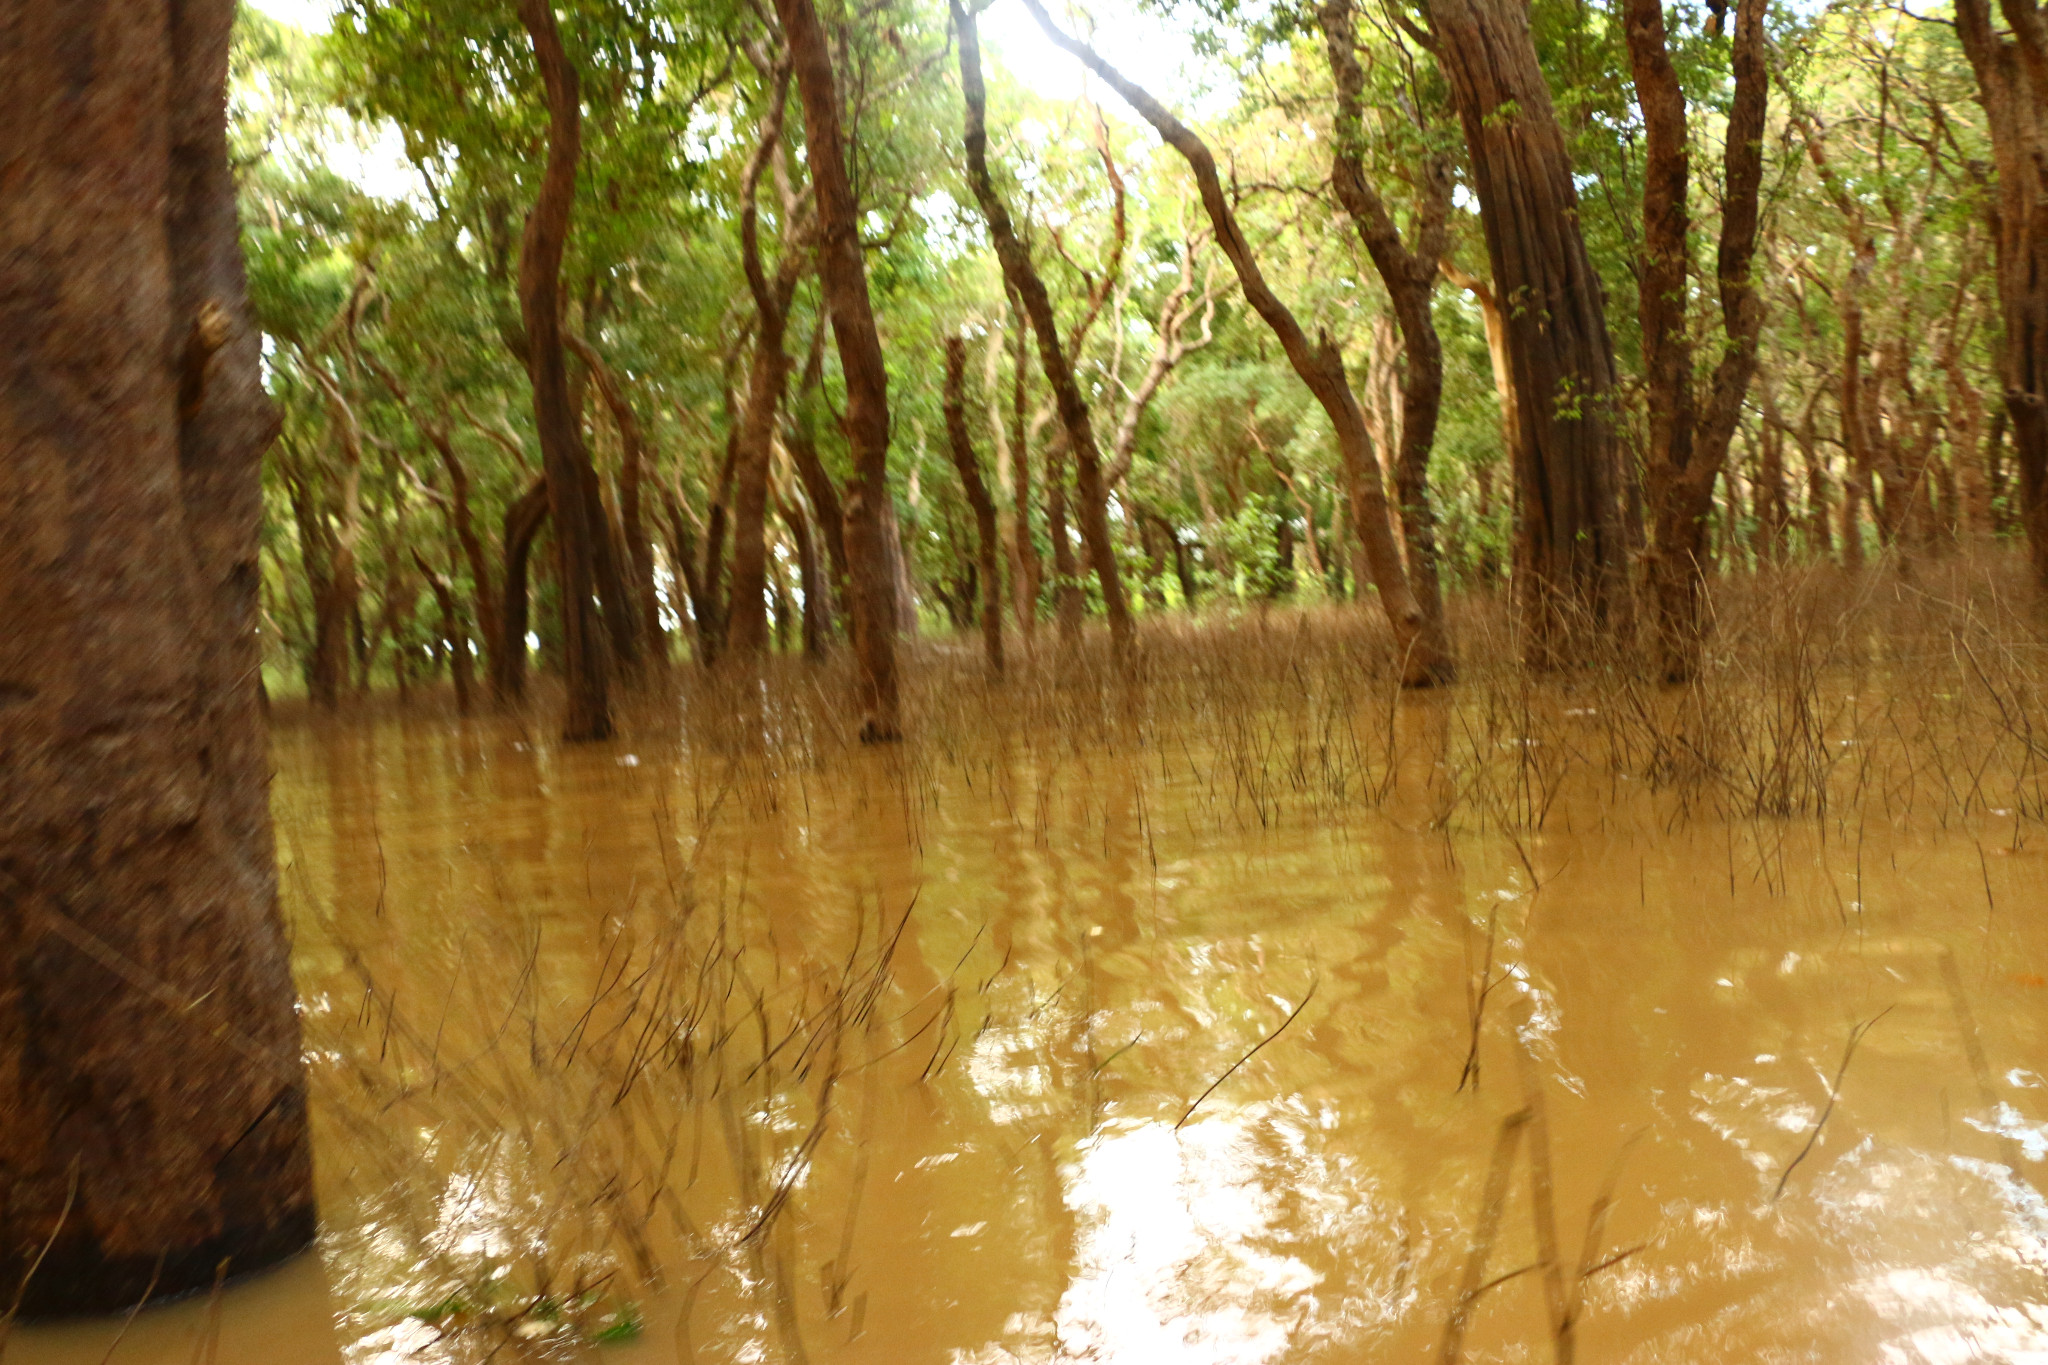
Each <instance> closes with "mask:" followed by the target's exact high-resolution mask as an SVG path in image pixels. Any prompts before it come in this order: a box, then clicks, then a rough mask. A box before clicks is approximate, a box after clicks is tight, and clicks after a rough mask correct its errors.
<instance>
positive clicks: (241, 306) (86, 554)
mask: <svg viewBox="0 0 2048 1365" xmlns="http://www.w3.org/2000/svg"><path fill="white" fill-rule="evenodd" d="M233 18H234V5H233V4H232V3H231V0H184V3H180V4H170V3H166V2H165V0H156V2H155V3H145V0H133V3H128V4H120V5H109V4H104V3H87V2H85V0H33V2H32V3H31V2H30V0H8V3H6V4H4V5H0V31H4V32H5V33H6V35H7V37H6V39H5V40H4V41H0V88H4V89H5V90H6V91H7V92H8V101H9V109H10V114H11V117H10V119H9V121H8V124H7V127H6V130H5V131H4V132H0V165H5V166H6V167H7V189H6V192H5V194H4V195H0V299H4V300H5V301H6V302H5V303H4V304H0V312H4V316H5V318H6V337H7V340H6V344H5V348H4V352H0V355H4V359H0V367H4V379H0V450H4V451H5V452H6V458H5V460H4V461H0V602H4V606H0V772H4V773H5V774H6V777H5V778H4V779H0V1172H4V1175H0V1189H4V1191H5V1194H4V1197H0V1286H4V1287H5V1288H4V1291H0V1292H4V1294H5V1295H6V1296H7V1297H8V1298H9V1299H10V1300H11V1299H12V1297H13V1295H14V1293H15V1289H16V1286H17V1285H21V1284H22V1282H23V1277H24V1275H25V1274H26V1273H27V1271H28V1270H29V1269H30V1267H31V1265H34V1267H35V1269H34V1274H33V1276H32V1277H30V1278H28V1280H27V1284H26V1288H25V1292H24V1294H23V1297H22V1301H21V1306H22V1309H23V1310H24V1312H25V1313H26V1314H28V1315H31V1316H50V1315H61V1314H78V1313H105V1312H110V1311H113V1310H116V1309H120V1308H124V1307H130V1306H133V1305H134V1304H135V1303H136V1302H138V1301H139V1300H140V1299H141V1298H142V1297H143V1294H144V1292H145V1291H146V1290H147V1289H149V1287H150V1286H151V1284H152V1283H153V1284H154V1286H155V1289H154V1293H155V1295H156V1296H157V1297H160V1298H168V1297H171V1296H174V1295H177V1294H181V1293H186V1292H190V1291H192V1290H197V1289H202V1288H204V1287H205V1286H207V1285H209V1284H211V1283H213V1282H214V1280H215V1277H216V1275H217V1274H218V1273H219V1271H220V1269H221V1267H223V1266H225V1268H226V1270H227V1271H228V1272H229V1273H231V1274H234V1273H246V1272H248V1271H251V1270H256V1269H259V1268H261V1267H263V1266H266V1265H269V1264H271V1263H273V1262H276V1261H278V1260H281V1259H283V1258H284V1257H287V1256H290V1255H292V1254H293V1253H295V1252H297V1251H299V1250H300V1249H302V1248H303V1247H305V1246H306V1245H307V1244H308V1243H309V1242H310V1241H311V1240H312V1237H313V1231H314V1217H313V1189H312V1165H311V1160H310V1157H309V1153H308V1149H307V1142H306V1082H305V1074H304V1070H303V1067H302V1065H301V1063H300V1060H299V1026H298V1017H297V1014H296V1012H295V1008H294V1002H293V995H292V980H291V973H290V970H289V964H288V962H287V958H286V945H285V938H284V932H283V928H282V925H281V923H280V920H279V916H278V910H277V875H276V866H275V861H274V854H273V848H272V837H271V829H270V814H269V756H268V753H267V750H266V744H265V738H264V730H263V722H262V713H261V702H260V695H259V686H258V670H259V667H260V664H261V655H260V649H259V645H258V639H257V633H256V632H257V584H258V572H257V532H258V525H259V523H260V520H261V516H262V502H261V492H260V480H259V474H258V470H259V464H260V461H261V458H262V452H263V449H264V447H265V445H266V444H268V442H269V440H270V439H271V437H272V435H273V434H274V432H275V429H276V425H275V423H276V419H275V417H274V415H273V411H272V409H271V408H270V406H269V404H268V402H267V401H266V400H265V398H264V396H263V392H262V388H261V386H260V382H259V378H258V360H257V335H256V332H255V330H254V328H253V327H252V326H251V323H250V320H249V317H248V309H247V305H246V302H245V298H244V288H243V274H242V260H241V252H240V248H239V245H238V242H237V236H236V227H235V187H234V182H233V179H232V177H231V176H230V174H229V170H228V158H227V140H226V82H227V64H228V35H229V29H230V25H231V24H232V21H233Z"/></svg>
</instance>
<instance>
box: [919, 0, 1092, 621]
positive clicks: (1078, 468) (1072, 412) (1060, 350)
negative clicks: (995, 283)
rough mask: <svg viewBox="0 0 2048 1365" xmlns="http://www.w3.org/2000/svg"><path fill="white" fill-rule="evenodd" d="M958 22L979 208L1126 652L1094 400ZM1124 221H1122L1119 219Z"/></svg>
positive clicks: (956, 18) (976, 45)
mask: <svg viewBox="0 0 2048 1365" xmlns="http://www.w3.org/2000/svg"><path fill="white" fill-rule="evenodd" d="M953 24H954V27H955V28H956V29H957V30H958V31H959V35H960V85H961V89H962V90H963V92H964V93H965V95H966V102H967V132H966V139H965V140H966V145H967V172H968V180H969V181H970V182H971V183H972V185H973V187H974V197H975V199H976V200H977V201H979V203H980V205H981V216H982V217H983V218H984V219H985V220H986V221H987V223H988V232H989V238H990V240H991V241H992V242H993V243H994V244H995V251H996V259H997V260H998V261H1000V262H1001V264H1002V268H1003V279H1004V281H1005V282H1006V283H1007V284H1008V285H1009V287H1010V290H1011V292H1012V293H1014V294H1015V295H1016V296H1017V298H1018V299H1019V300H1021V301H1022V303H1023V305H1024V316H1025V317H1026V318H1028V319H1029V320H1030V323H1031V330H1032V333H1033V334H1034V335H1035V336H1036V337H1037V338H1038V365H1039V369H1040V370H1042V371H1043V372H1044V374H1045V378H1046V382H1047V383H1048V384H1050V385H1051V386H1052V392H1053V401H1054V403H1055V405H1056V406H1057V407H1058V409H1059V414H1060V424H1061V426H1062V427H1063V428H1064V429H1065V431H1066V436H1067V449H1068V450H1069V451H1070V452H1071V453H1072V455H1073V457H1074V475H1075V479H1074V484H1075V491H1076V492H1077V493H1078V494H1079V495H1080V500H1081V509H1080V511H1081V542H1082V547H1083V549H1084V550H1085V551H1086V552H1087V555H1088V562H1089V567H1090V568H1092V569H1093V570H1094V571H1095V580H1096V582H1097V584H1099V585H1100V587H1101V589H1102V609H1103V614H1104V615H1106V616H1107V617H1108V618H1109V637H1110V640H1111V643H1112V644H1113V646H1114V647H1115V649H1116V650H1117V652H1118V653H1119V654H1128V653H1129V651H1130V649H1131V645H1132V640H1133V635H1132V626H1131V609H1130V604H1129V603H1128V602H1127V601H1126V600H1125V598H1124V585H1123V576H1122V574H1121V573H1120V572H1119V571H1118V569H1117V562H1116V545H1115V542H1114V541H1112V540H1111V539H1110V534H1109V503H1108V496H1109V495H1108V490H1107V488H1106V487H1105V486H1104V484H1103V479H1102V456H1101V452H1100V451H1099V450H1098V449H1097V448H1096V444H1095V426H1094V422H1093V419H1092V418H1091V417H1090V415H1089V412H1088V400H1087V399H1086V398H1085V397H1083V396H1082V393H1081V386H1080V385H1079V384H1078V383H1076V382H1075V380H1074V368H1073V365H1072V364H1071V363H1070V361H1069V358H1068V355H1067V348H1066V347H1065V346H1063V345H1062V343H1061V340H1060V332H1059V324H1058V322H1057V321H1056V320H1055V319H1054V317H1053V312H1052V300H1051V299H1050V298H1049V297H1048V296H1047V295H1046V292H1045V282H1044V281H1043V280H1041V279H1040V278H1039V276H1038V269H1037V267H1036V266H1034V265H1032V263H1031V253H1030V252H1028V251H1027V250H1025V248H1024V243H1023V242H1022V241H1020V240H1019V239H1018V237H1017V233H1016V229H1015V228H1014V227H1012V226H1011V223H1010V212H1009V209H1008V207H1007V206H1006V205H1004V203H1003V201H1002V197H1001V196H1000V195H998V194H997V193H996V188H995V182H994V181H993V180H992V179H991V178H990V177H989V170H988V130H987V128H986V126H985V125H986V118H985V114H986V99H985V98H984V96H983V94H982V84H981V44H980V41H979V38H978V35H977V32H976V28H975V22H974V18H973V16H972V15H971V14H969V13H968V12H967V11H966V10H964V9H962V8H961V7H960V5H959V4H958V3H957V0H955V3H954V5H953ZM1118 221H1119V227H1121V221H1122V220H1121V219H1119V220H1118Z"/></svg>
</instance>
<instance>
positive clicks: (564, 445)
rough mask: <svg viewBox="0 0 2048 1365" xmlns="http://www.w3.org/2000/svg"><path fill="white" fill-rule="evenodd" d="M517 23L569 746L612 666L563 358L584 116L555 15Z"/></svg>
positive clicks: (606, 692) (531, 281) (534, 366)
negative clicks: (530, 101) (536, 141)
mask: <svg viewBox="0 0 2048 1365" xmlns="http://www.w3.org/2000/svg"><path fill="white" fill-rule="evenodd" d="M519 17H520V20H521V21H522V22H523V23H524V24H525V25H526V30H527V33H528V34H529V35H530V36H531V38H532V40H533V55H534V60H535V61H536V62H538V63H539V65H540V73H541V80H542V82H543V83H544V84H545V85H546V87H547V106H548V157H547V167H546V169H545V171H544V172H543V173H542V176H541V185H540V195H539V198H538V199H537V200H536V201H535V202H534V206H533V212H532V213H531V214H530V215H529V216H528V217H527V220H526V233H525V236H524V238H523V239H522V240H521V242H520V246H519V312H520V316H521V318H522V319H523V321H524V322H525V324H526V363H527V373H528V375H529V376H530V377H531V378H532V381H533V421H534V427H535V429H536V430H538V431H539V433H540V449H541V461H542V464H543V465H544V467H545V468H546V470H547V487H548V500H549V508H548V510H549V513H550V515H551V516H552V517H553V518H554V523H555V551H556V554H557V556H558V558H559V560H560V568H561V574H562V650H563V654H564V656H565V659H564V662H565V664H566V667H565V669H564V672H565V674H566V676H567V680H568V684H569V711H568V715H567V716H566V717H565V718H564V721H563V725H562V733H563V737H564V738H566V739H569V740H590V739H603V738H605V737H606V736H607V735H609V734H611V732H612V715H611V696H610V693H611V661H610V659H609V658H608V657H607V653H606V648H605V638H604V631H603V626H602V623H601V622H600V621H599V620H598V616H597V611H596V608H595V606H594V604H593V601H592V599H593V596H594V595H595V593H596V592H597V590H598V565H597V556H598V545H597V541H598V537H600V536H603V535H605V534H606V530H605V526H604V523H603V521H602V520H601V519H600V518H599V517H597V516H594V515H592V514H593V512H594V511H595V510H596V508H595V506H594V504H595V502H596V499H595V498H593V497H591V496H590V495H589V488H588V486H587V485H589V484H592V483H594V482H595V479H594V476H593V475H592V472H591V469H590V455H589V452H587V451H586V450H584V448H583V426H582V414H581V413H580V412H579V411H578V410H577V408H576V406H575V405H574V404H573V403H572V402H571V400H570V396H569V376H568V370H567V368H566V366H565V365H564V364H563V359H562V304H561V279H562V248H563V244H564V241H565V239H566V238H567V237H568V233H569V210H570V208H571V207H572V206H573V204H574V201H575V197H576V162H577V159H578V156H579V155H580V152H581V147H582V138H583V129H582V114H581V112H580V109H579V106H578V104H577V93H576V85H577V82H576V72H575V69H574V68H573V67H571V66H570V65H569V58H568V56H567V54H565V53H564V52H563V51H562V39H561V35H560V34H559V33H558V32H557V31H556V29H555V12H554V10H553V9H552V8H551V7H550V6H549V5H548V3H547V0H519ZM605 605H606V607H607V608H608V609H612V610H617V609H619V608H621V607H623V606H624V603H622V602H620V601H618V600H617V599H616V597H615V598H614V600H612V601H609V602H607V603H606V604H605Z"/></svg>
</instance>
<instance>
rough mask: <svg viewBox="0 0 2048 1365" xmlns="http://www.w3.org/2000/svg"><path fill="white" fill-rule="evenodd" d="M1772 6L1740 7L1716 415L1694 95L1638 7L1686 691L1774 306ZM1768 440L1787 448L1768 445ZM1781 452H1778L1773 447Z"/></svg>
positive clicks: (1656, 320) (1647, 262) (1666, 611)
mask: <svg viewBox="0 0 2048 1365" xmlns="http://www.w3.org/2000/svg"><path fill="white" fill-rule="evenodd" d="M1764 8H1765V0H1740V3H1739V4H1738V6H1737V8H1736V15H1735V40H1734V50H1733V61H1734V68H1735V96H1734V99H1733V101H1732V103H1731V105H1730V108H1729V113H1728V128H1727V138H1726V145H1725V147H1724V150H1723V166H1724V183H1723V186H1722V193H1721V195H1720V200H1721V242H1720V251H1719V254H1718V257H1717V271H1716V277H1717V278H1718V280H1719V281H1720V287H1721V331H1722V338H1723V340H1722V350H1721V359H1720V362H1719V363H1718V365H1717V366H1716V367H1715V371H1714V382H1713V388H1712V391H1711V392H1710V393H1709V394H1708V395H1707V401H1706V404H1705V406H1704V407H1703V408H1699V407H1696V405H1695V403H1694V398H1693V355H1692V343H1691V340H1690V339H1689V336H1688V334H1687V330H1686V295H1687V284H1686V275H1687V271H1688V269H1689V268H1690V265H1691V260H1692V250H1691V243H1690V240H1689V239H1690V237H1691V231H1692V220H1691V216H1690V214H1689V213H1688V211H1687V208H1686V195H1687V191H1688V189H1689V187H1690V184H1691V160H1690V155H1689V151H1688V147H1687V131H1686V107H1685V93H1684V91H1683V90H1682V89H1681V88H1680V86H1679V83H1678V73H1677V71H1676V69H1675V68H1674V67H1673V66H1672V64H1671V55H1670V52H1669V50H1668V48H1667V46H1666V43H1665V34H1664V7H1663V4H1662V0H1627V6H1626V28H1627V33H1628V49H1629V60H1630V63H1631V65H1632V66H1633V67H1634V71H1635V85H1636V99H1637V102H1638V103H1639V104H1640V105H1641V107H1642V112H1643V129H1644V146H1645V165H1644V171H1643V264H1642V291H1641V302H1640V312H1641V316H1642V325H1643V368H1644V371H1645V375H1644V378H1645V380H1646V381H1647V384H1646V387H1647V388H1648V390H1649V424H1650V451H1649V461H1648V474H1649V485H1650V507H1651V516H1652V518H1653V520H1654V524H1655V527H1656V534H1655V540H1654V542H1653V544H1652V551H1651V555H1650V560H1649V566H1648V567H1649V574H1648V577H1649V587H1650V596H1651V599H1652V601H1653V602H1654V604H1655V610H1656V617H1657V621H1656V624H1657V644H1658V668H1659V671H1660V672H1661V673H1662V675H1663V676H1664V678H1665V680H1666V681H1669V682H1682V681H1684V680H1685V679H1687V678H1690V677H1692V676H1693V674H1694V673H1695V672H1696V671H1697V670H1698V667H1699V658H1700V650H1701V646H1702V644H1703V641H1704V638H1705V635H1706V613H1705V610H1704V608H1705V603H1706V584H1707V579H1706V570H1707V565H1708V562H1709V557H1710V556H1709V551H1708V547H1707V523H1708V520H1709V518H1710V517H1711V516H1712V514H1713V508H1714V480H1715V478H1716V477H1717V476H1718V475H1720V473H1721V472H1722V467H1723V466H1724V465H1725V464H1726V463H1727V461H1728V447H1729V443H1730V442H1731V441H1733V439H1734V437H1735V428H1736V425H1737V423H1738V422H1739V421H1740V419H1741V416H1742V404H1743V399H1744V396H1745V395H1746V394H1747V393H1748V391H1749V384H1750V380H1751V378H1752V377H1753V376H1754V374H1755V372H1756V348H1757V336H1758V333H1759V332H1760V330H1761V329H1762V326H1763V305H1762V304H1761V302H1760V301H1759V300H1758V299H1757V295H1756V289H1755V286H1754V285H1753V284H1752V283H1751V281H1750V261H1751V258H1752V257H1753V256H1754V255H1755V253H1756V232H1757V201H1758V196H1759V192H1760V190H1761V188H1762V185H1763V136H1764V114H1765V102H1766V99H1767V98H1768V86H1767V77H1766V73H1765V69H1764ZM1765 439H1766V440H1773V439H1775V438H1774V437H1772V436H1771V435H1770V434H1769V433H1766V437H1765ZM1773 449H1775V447H1773Z"/></svg>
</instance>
